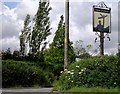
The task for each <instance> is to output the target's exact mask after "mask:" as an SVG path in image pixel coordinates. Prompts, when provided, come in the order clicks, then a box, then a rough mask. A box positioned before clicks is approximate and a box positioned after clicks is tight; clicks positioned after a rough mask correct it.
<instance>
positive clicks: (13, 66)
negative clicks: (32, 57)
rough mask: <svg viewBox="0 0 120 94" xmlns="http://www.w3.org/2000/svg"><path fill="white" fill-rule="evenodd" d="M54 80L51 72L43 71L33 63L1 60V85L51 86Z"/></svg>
mask: <svg viewBox="0 0 120 94" xmlns="http://www.w3.org/2000/svg"><path fill="white" fill-rule="evenodd" d="M53 80H54V76H53V74H52V73H49V72H47V71H43V70H42V68H40V67H38V66H35V64H34V63H29V62H21V61H13V60H2V86H3V87H14V86H19V85H20V86H23V87H31V86H34V85H39V86H51V84H52V82H53Z"/></svg>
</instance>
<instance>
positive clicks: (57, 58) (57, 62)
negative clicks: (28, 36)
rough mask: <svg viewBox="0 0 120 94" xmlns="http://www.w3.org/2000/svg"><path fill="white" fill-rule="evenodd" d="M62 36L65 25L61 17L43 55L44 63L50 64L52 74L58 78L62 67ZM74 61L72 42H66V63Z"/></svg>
mask: <svg viewBox="0 0 120 94" xmlns="http://www.w3.org/2000/svg"><path fill="white" fill-rule="evenodd" d="M64 36H65V23H64V17H63V15H62V16H61V17H60V21H59V24H58V28H57V30H56V32H55V36H54V38H53V42H52V43H51V44H50V48H49V49H47V50H46V51H45V53H44V55H45V62H47V63H49V64H52V65H53V68H51V69H52V71H53V73H54V74H55V75H56V76H57V77H59V75H60V71H62V70H63V66H64ZM74 61H75V54H74V50H73V46H72V42H70V40H69V42H68V62H69V63H73V62H74Z"/></svg>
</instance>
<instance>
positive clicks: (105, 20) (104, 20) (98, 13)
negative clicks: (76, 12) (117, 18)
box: [93, 7, 111, 33]
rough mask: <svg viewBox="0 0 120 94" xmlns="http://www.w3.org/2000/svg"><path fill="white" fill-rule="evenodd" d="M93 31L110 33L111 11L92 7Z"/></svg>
mask: <svg viewBox="0 0 120 94" xmlns="http://www.w3.org/2000/svg"><path fill="white" fill-rule="evenodd" d="M93 31H94V32H104V33H111V9H110V8H109V9H101V8H95V7H93Z"/></svg>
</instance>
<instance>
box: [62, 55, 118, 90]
mask: <svg viewBox="0 0 120 94" xmlns="http://www.w3.org/2000/svg"><path fill="white" fill-rule="evenodd" d="M118 73H119V67H118V56H103V57H92V58H89V59H85V60H80V61H79V62H76V63H73V64H71V65H70V66H69V68H68V69H66V70H65V71H64V72H63V73H62V75H61V76H60V83H61V89H62V90H67V89H71V88H73V87H81V86H82V87H103V88H111V87H118V86H120V83H119V80H120V78H119V74H118Z"/></svg>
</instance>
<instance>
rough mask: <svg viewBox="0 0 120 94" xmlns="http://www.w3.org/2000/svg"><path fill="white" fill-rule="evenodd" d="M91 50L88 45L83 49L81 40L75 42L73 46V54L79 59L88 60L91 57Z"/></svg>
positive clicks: (90, 46)
mask: <svg viewBox="0 0 120 94" xmlns="http://www.w3.org/2000/svg"><path fill="white" fill-rule="evenodd" d="M91 48H92V45H91V44H88V45H86V47H84V46H83V41H82V40H78V41H76V42H75V44H74V52H75V55H76V57H77V58H81V59H83V58H84V59H85V58H89V57H90V56H91V55H90V54H89V52H90V49H91Z"/></svg>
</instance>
